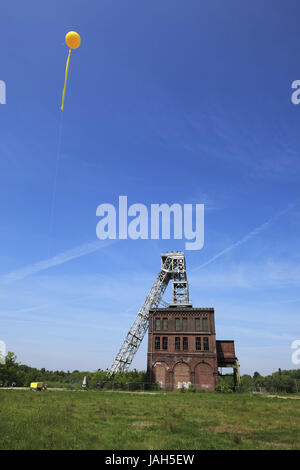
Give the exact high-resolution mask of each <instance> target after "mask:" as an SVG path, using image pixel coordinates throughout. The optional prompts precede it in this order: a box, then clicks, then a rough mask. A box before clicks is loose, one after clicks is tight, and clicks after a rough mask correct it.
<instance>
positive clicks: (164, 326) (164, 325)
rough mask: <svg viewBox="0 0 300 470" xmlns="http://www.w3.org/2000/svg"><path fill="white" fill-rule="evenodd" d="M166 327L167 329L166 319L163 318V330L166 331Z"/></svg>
mask: <svg viewBox="0 0 300 470" xmlns="http://www.w3.org/2000/svg"><path fill="white" fill-rule="evenodd" d="M167 329H168V319H167V318H163V330H164V331H167Z"/></svg>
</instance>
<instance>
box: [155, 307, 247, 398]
mask: <svg viewBox="0 0 300 470" xmlns="http://www.w3.org/2000/svg"><path fill="white" fill-rule="evenodd" d="M148 332H149V333H148V358H147V370H148V377H149V380H150V382H158V383H160V386H161V387H162V388H163V389H166V390H175V389H178V388H181V387H188V386H189V385H194V386H195V387H196V388H197V389H204V390H206V391H208V392H213V391H214V390H215V386H216V384H217V381H218V367H232V368H233V369H234V377H235V380H236V383H237V382H238V379H239V366H238V360H237V358H236V356H235V350H234V342H233V341H216V332H215V318H214V309H213V308H192V306H186V307H179V306H176V305H172V306H170V307H168V308H156V309H152V310H150V318H149V330H148Z"/></svg>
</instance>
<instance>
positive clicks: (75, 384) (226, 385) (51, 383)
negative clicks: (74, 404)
mask: <svg viewBox="0 0 300 470" xmlns="http://www.w3.org/2000/svg"><path fill="white" fill-rule="evenodd" d="M84 376H86V378H87V388H88V389H94V390H97V389H98V390H124V391H134V390H137V391H146V390H159V384H155V383H153V384H151V385H150V384H147V381H148V379H147V373H146V372H145V371H138V370H136V369H134V370H133V371H130V372H118V373H116V374H114V375H113V376H109V375H108V371H107V370H106V371H104V370H101V369H98V370H97V371H95V372H89V371H79V370H74V371H73V372H70V371H67V372H65V371H63V370H60V371H59V370H56V371H49V370H47V369H45V368H44V367H43V368H41V369H36V368H34V367H29V366H27V365H24V364H19V363H18V362H17V357H16V355H15V354H14V353H13V352H11V351H9V352H8V353H7V356H6V362H5V364H0V384H1V385H2V386H11V385H12V383H15V384H16V386H17V387H28V386H29V384H30V382H35V381H39V382H45V383H46V384H47V385H48V387H51V388H68V389H70V390H80V389H81V388H82V387H81V386H82V381H83V378H84ZM230 390H234V382H233V377H232V376H220V377H218V385H217V388H216V391H218V392H223V393H230ZM254 390H257V391H260V390H265V391H267V392H283V393H295V392H298V393H300V369H292V370H281V369H278V371H276V372H274V373H273V374H271V375H267V376H265V377H263V376H262V375H260V374H259V372H254V374H253V377H251V375H248V374H245V375H242V376H241V391H242V392H248V391H254ZM185 391H190V392H194V391H195V390H194V387H193V386H191V387H190V388H189V389H180V392H181V393H184V392H185ZM204 392H205V391H204Z"/></svg>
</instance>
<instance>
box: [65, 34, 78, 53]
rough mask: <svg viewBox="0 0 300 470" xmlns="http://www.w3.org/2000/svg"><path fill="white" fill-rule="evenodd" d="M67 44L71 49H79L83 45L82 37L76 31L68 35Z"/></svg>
mask: <svg viewBox="0 0 300 470" xmlns="http://www.w3.org/2000/svg"><path fill="white" fill-rule="evenodd" d="M66 44H67V46H69V48H70V49H77V48H78V47H79V46H80V44H81V37H80V36H79V34H78V33H76V32H75V31H69V32H68V33H67V34H66Z"/></svg>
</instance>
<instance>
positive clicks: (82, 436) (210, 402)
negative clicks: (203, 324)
mask: <svg viewBox="0 0 300 470" xmlns="http://www.w3.org/2000/svg"><path fill="white" fill-rule="evenodd" d="M0 449H107V450H108V449H120V450H121V449H157V450H159V449H174V450H176V449H178V450H180V449H192V450H196V449H300V401H299V400H282V399H269V398H266V397H262V396H254V395H250V394H229V395H221V394H197V393H196V394H194V393H193V394H192V393H185V394H181V393H176V392H173V393H158V394H152V395H146V394H145V395H143V394H125V393H124V394H123V393H117V392H116V393H113V392H92V391H90V392H89V391H87V392H72V391H66V392H54V391H47V392H30V391H16V390H7V391H5V390H2V391H0Z"/></svg>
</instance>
